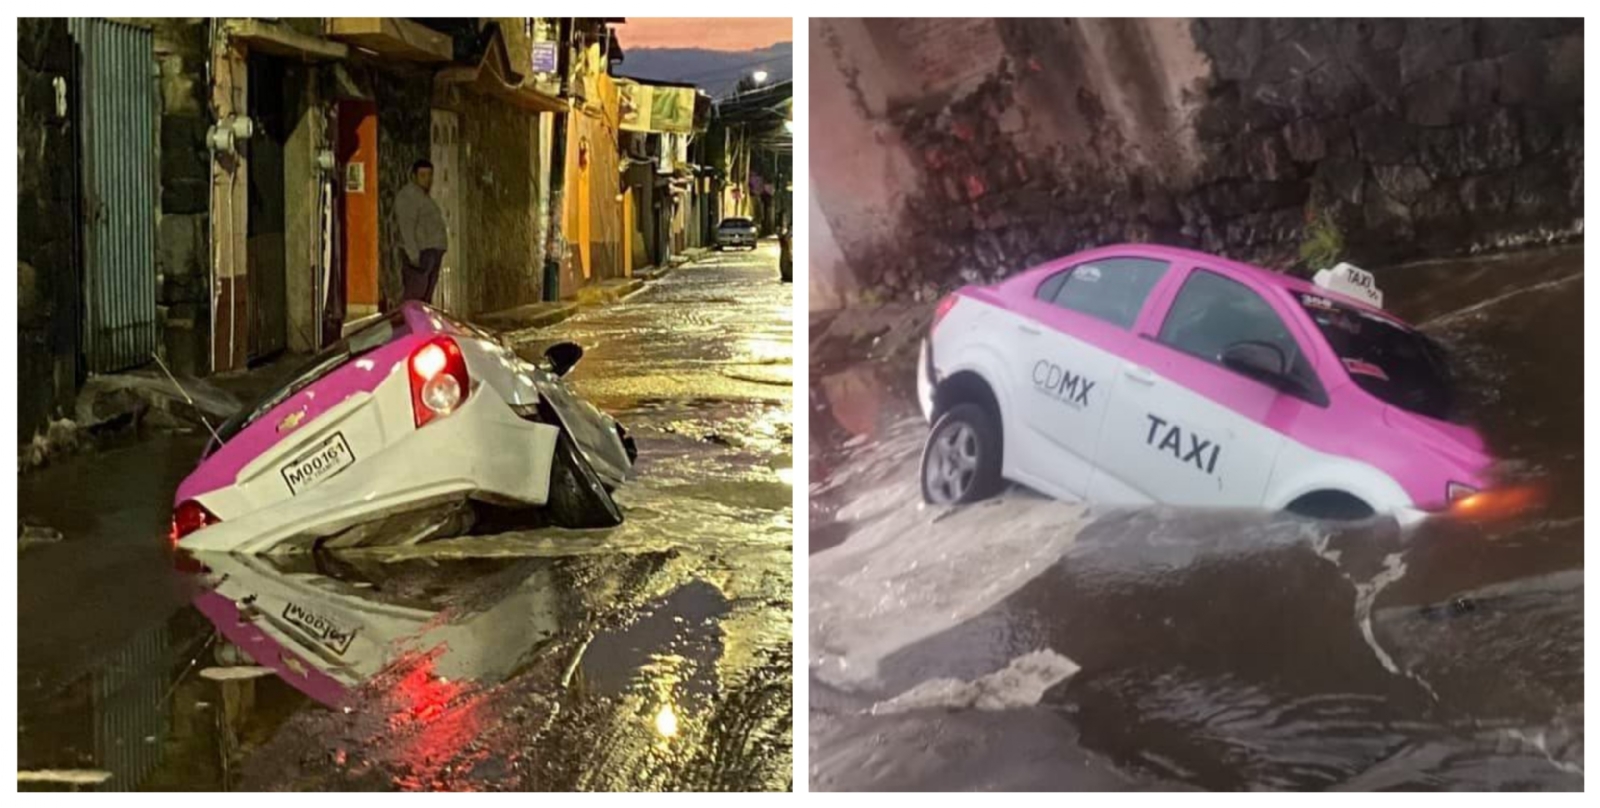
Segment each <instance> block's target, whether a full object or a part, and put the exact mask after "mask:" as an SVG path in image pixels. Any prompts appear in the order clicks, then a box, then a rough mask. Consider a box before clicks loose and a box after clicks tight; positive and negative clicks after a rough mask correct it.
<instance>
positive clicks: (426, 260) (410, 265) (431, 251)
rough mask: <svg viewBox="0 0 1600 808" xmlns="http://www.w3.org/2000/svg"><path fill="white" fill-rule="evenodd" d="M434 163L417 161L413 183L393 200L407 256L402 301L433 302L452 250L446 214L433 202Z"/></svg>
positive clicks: (401, 242)
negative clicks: (441, 269)
mask: <svg viewBox="0 0 1600 808" xmlns="http://www.w3.org/2000/svg"><path fill="white" fill-rule="evenodd" d="M432 190H433V163H430V162H428V161H427V160H418V161H417V162H415V163H413V164H412V166H411V181H410V182H408V183H406V187H404V188H402V189H400V193H398V194H396V195H395V198H394V216H395V225H396V228H397V229H398V230H399V233H400V251H401V253H402V255H403V257H404V262H403V266H402V267H401V270H400V280H401V282H402V284H403V285H404V293H403V294H402V295H401V298H400V299H401V300H402V301H406V300H420V301H422V302H424V303H429V304H431V303H433V287H434V285H435V284H437V283H438V282H439V266H440V264H442V263H443V262H444V252H445V250H447V249H449V248H450V238H449V235H448V234H447V233H446V231H445V226H444V211H442V210H440V209H439V203H437V202H435V201H433V197H432V196H430V195H429V192H430V191H432Z"/></svg>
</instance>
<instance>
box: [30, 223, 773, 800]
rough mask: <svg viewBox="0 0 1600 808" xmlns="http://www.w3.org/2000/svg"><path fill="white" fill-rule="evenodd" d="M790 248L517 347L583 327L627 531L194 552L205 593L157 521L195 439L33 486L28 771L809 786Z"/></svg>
mask: <svg viewBox="0 0 1600 808" xmlns="http://www.w3.org/2000/svg"><path fill="white" fill-rule="evenodd" d="M777 264H778V252H777V245H776V244H775V243H774V242H762V243H761V245H760V246H759V247H758V249H757V250H756V251H754V252H731V253H716V252H710V253H706V254H705V256H704V257H702V258H701V259H700V260H698V261H697V262H695V263H692V264H688V265H685V266H681V267H679V268H677V269H676V270H675V271H672V272H671V273H669V274H667V275H665V276H664V277H661V278H658V279H657V280H655V281H653V282H652V283H650V284H648V285H647V286H645V288H643V289H642V290H641V291H639V292H637V293H635V294H633V295H632V296H631V297H628V298H626V299H624V300H622V301H620V302H616V303H611V304H609V305H602V306H597V307H593V308H586V309H583V310H581V311H580V312H579V313H578V314H576V315H575V316H573V317H572V318H570V319H568V320H566V321H564V322H561V323H558V324H556V325H554V326H551V327H549V328H545V329H541V330H538V331H532V332H520V333H519V334H518V335H517V337H518V340H519V341H518V343H517V349H518V351H519V353H522V354H523V355H524V356H526V357H535V356H537V355H538V354H539V353H540V352H541V351H542V350H543V348H544V347H545V346H546V345H548V344H550V343H553V342H557V341H562V340H571V341H575V342H577V343H579V344H581V345H582V346H583V347H584V348H585V349H586V354H585V356H584V358H583V360H582V361H581V362H580V363H579V364H578V366H577V368H576V369H575V370H574V371H572V373H571V375H570V376H569V377H568V378H569V380H570V381H571V382H572V384H573V386H574V387H575V388H576V390H577V391H578V392H579V393H580V394H582V395H583V396H585V397H586V398H588V399H589V400H591V401H593V402H594V403H595V404H596V405H597V406H599V407H601V408H603V409H605V410H607V411H609V412H611V413H612V414H613V415H615V416H616V417H617V418H618V419H619V420H620V421H621V422H622V423H623V424H624V425H626V427H627V428H628V430H629V431H630V433H631V434H632V435H633V436H634V437H635V438H636V440H637V443H638V449H639V459H638V463H637V465H636V466H635V474H636V478H635V479H631V480H630V481H629V483H628V484H627V485H624V486H623V487H622V488H620V489H619V490H618V491H617V492H616V494H615V498H616V500H617V502H618V503H619V505H620V506H621V507H622V510H623V512H624V514H625V521H624V522H623V524H622V525H620V526H619V527H617V528H614V529H608V530H594V531H569V530H561V529H555V528H546V529H538V530H525V529H513V530H502V531H490V532H489V533H488V535H469V536H463V537H459V538H452V539H445V540H441V541H436V542H428V543H424V544H420V545H415V546H410V547H401V548H374V549H361V550H350V551H343V552H339V553H337V554H334V553H318V554H315V555H311V556H272V557H244V556H221V557H216V558H201V559H200V561H202V562H203V563H205V564H206V565H207V566H208V567H209V568H210V569H211V571H212V572H213V573H216V574H218V575H220V576H222V580H223V581H224V583H223V584H220V585H219V586H218V588H217V589H216V590H215V591H208V590H206V589H204V588H202V587H200V586H198V585H197V583H196V581H195V579H194V578H193V577H192V576H190V575H187V574H184V573H180V572H177V571H175V570H174V569H173V564H172V559H171V557H170V555H169V554H168V552H167V551H166V549H165V548H166V542H165V539H164V536H163V533H164V523H165V520H166V518H167V514H168V510H169V508H170V503H171V493H172V490H173V487H174V486H175V484H176V483H177V481H178V480H179V479H180V478H181V477H182V476H183V475H184V474H185V473H187V471H188V470H189V468H191V467H192V463H193V460H194V458H195V456H196V455H197V453H198V451H199V450H200V440H199V439H198V438H195V437H191V436H172V437H157V438H153V439H146V440H143V441H140V442H137V443H133V444H130V445H127V446H123V447H119V448H113V449H110V450H107V451H105V452H102V453H99V454H94V455H81V456H78V457H75V458H70V459H68V460H65V461H63V462H60V463H57V464H55V465H53V466H51V467H49V468H47V469H44V470H41V471H39V472H36V473H33V474H30V475H27V476H24V477H23V478H22V480H21V483H20V502H19V510H20V513H21V515H22V516H23V518H24V519H33V520H35V521H37V522H39V523H43V524H49V525H51V526H53V527H54V528H56V529H59V530H60V531H61V532H62V534H63V538H62V540H61V541H59V542H56V543H53V544H48V545H44V546H40V547H37V548H33V549H29V550H28V551H26V552H24V553H23V554H22V555H21V556H20V562H19V563H20V572H19V580H20V590H21V591H20V596H19V616H18V624H19V631H20V635H21V636H20V639H19V658H20V659H19V669H20V676H19V679H20V683H19V713H20V716H19V718H20V726H19V732H18V743H19V766H20V768H21V769H23V770H25V771H27V770H71V771H74V772H82V773H84V774H85V776H86V778H87V779H86V780H85V781H84V782H83V783H82V784H81V786H80V787H84V788H100V789H104V790H134V789H176V790H186V789H221V788H226V789H274V790H278V789H289V790H327V789H375V790H392V789H403V790H407V789H451V790H549V789H578V790H612V789H683V790H770V789H786V788H790V787H792V783H791V768H792V763H791V760H792V739H791V732H792V729H791V724H792V719H791V715H792V703H791V700H792V681H791V680H792V673H791V671H792V651H791V632H792V627H793V617H792V608H793V604H792V591H793V575H792V564H793V557H792V556H793V549H792V541H793V540H792V535H793V512H792V499H793V493H792V492H793V488H792V465H793V463H792V432H791V428H792V427H791V424H792V421H793V412H792V405H791V403H790V402H791V400H792V397H793V396H792V389H793V387H792V385H793V381H794V378H793V367H792V364H791V360H790V356H791V352H792V331H793V323H792V313H791V299H792V292H791V290H792V287H791V286H790V285H787V284H782V283H780V282H779V279H778V267H777ZM213 577H215V576H213ZM241 588H248V589H250V590H251V591H261V592H267V591H287V592H291V593H298V595H293V597H299V598H300V600H299V601H298V602H300V603H312V604H314V606H312V607H308V610H307V614H312V615H315V617H314V618H308V623H315V624H316V626H317V627H318V628H319V629H321V635H320V640H321V643H322V644H321V645H320V646H317V645H315V644H312V645H310V646H308V647H311V648H312V651H310V652H308V651H306V650H305V649H303V648H298V647H297V649H296V653H289V652H287V651H286V650H283V649H278V648H273V647H269V646H268V644H267V641H266V640H265V639H264V635H262V634H261V632H259V631H254V632H253V633H252V629H251V627H250V626H249V620H248V616H249V615H250V614H251V613H252V611H253V610H254V609H255V608H256V606H255V605H254V603H253V600H252V599H249V598H246V599H241V600H238V601H234V600H232V599H230V598H229V597H228V595H229V593H230V592H234V591H238V590H239V589H241ZM330 627H332V628H330ZM313 633H315V632H313ZM241 650H242V651H243V653H241ZM280 651H282V653H281V656H279V652H280ZM257 666H265V667H257ZM274 671H275V672H274ZM48 787H52V788H54V787H60V784H58V783H57V784H49V785H48Z"/></svg>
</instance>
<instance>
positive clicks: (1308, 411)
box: [917, 245, 1491, 524]
mask: <svg viewBox="0 0 1600 808" xmlns="http://www.w3.org/2000/svg"><path fill="white" fill-rule="evenodd" d="M1381 305H1382V294H1381V293H1380V292H1379V291H1378V290H1377V288H1376V286H1375V285H1374V284H1373V282H1372V276H1371V275H1370V274H1368V273H1366V272H1364V271H1362V270H1360V269H1357V268H1355V267H1351V266H1349V265H1346V264H1341V265H1340V266H1339V267H1336V268H1335V269H1333V270H1323V271H1321V272H1319V273H1318V275H1317V279H1316V283H1307V282H1305V281H1302V280H1299V279H1296V278H1292V277H1288V276H1285V275H1280V274H1277V273H1274V272H1270V271H1267V270H1264V269H1261V268H1258V267H1253V266H1250V265H1247V264H1241V263H1238V262H1235V261H1229V260H1226V259H1223V258H1219V257H1217V256H1213V255H1206V254H1204V253H1198V252H1192V251H1188V250H1180V249H1174V248H1168V247H1160V246H1153V245H1122V246H1113V247H1104V248H1099V249H1094V250H1089V251H1086V252H1082V253H1078V254H1075V255H1071V256H1067V257H1065V258H1060V259H1056V260H1054V261H1051V262H1049V263H1047V264H1045V265H1043V266H1040V267H1036V268H1034V269H1031V270H1028V271H1026V272H1023V273H1021V274H1019V275H1016V276H1014V277H1012V278H1009V279H1007V280H1005V281H1002V282H1000V283H997V284H994V285H992V286H967V287H964V288H962V289H960V290H958V291H956V292H955V293H954V294H952V295H950V296H948V297H946V298H944V299H943V300H941V301H940V302H939V304H938V306H937V308H936V310H935V313H934V317H933V325H932V328H931V329H930V333H929V336H928V338H927V339H925V340H924V341H923V344H922V355H921V358H920V360H919V367H918V373H917V376H918V385H917V386H918V397H919V399H920V401H921V405H922V410H923V414H924V415H925V416H926V417H927V418H928V419H929V421H930V422H931V423H932V424H933V429H932V431H931V433H930V434H929V436H928V443H927V446H926V447H925V449H924V451H923V458H922V492H923V497H924V498H925V499H926V500H927V501H929V502H932V503H947V504H948V503H964V502H972V501H974V500H977V499H981V498H983V497H986V496H988V495H990V494H993V493H995V492H996V491H998V489H999V488H1000V486H1001V484H1002V479H1006V480H1013V481H1015V482H1019V483H1022V484H1024V485H1027V486H1029V487H1031V488H1035V489H1037V490H1039V491H1042V492H1044V493H1047V494H1050V495H1052V496H1056V497H1061V498H1070V499H1084V500H1088V501H1091V502H1099V503H1107V504H1138V503H1147V502H1161V503H1170V504H1175V505H1193V506H1221V507H1265V508H1271V509H1287V510H1290V511H1293V512H1296V513H1300V514H1304V515H1307V516H1312V517H1317V518H1363V517H1366V516H1370V515H1373V514H1393V515H1394V516H1395V517H1396V518H1397V519H1398V520H1399V521H1400V522H1401V523H1402V524H1411V523H1414V522H1416V521H1418V520H1419V519H1421V518H1422V517H1424V516H1426V515H1427V514H1428V513H1430V512H1440V511H1447V510H1450V509H1451V508H1452V505H1453V504H1454V505H1455V507H1456V508H1460V507H1462V506H1463V505H1466V504H1470V500H1471V499H1473V498H1474V495H1477V494H1478V492H1479V491H1480V490H1481V489H1483V488H1484V487H1485V486H1486V475H1487V470H1488V467H1489V465H1490V463H1491V458H1490V457H1489V456H1488V455H1487V454H1486V453H1485V450H1484V444H1483V441H1482V439H1481V438H1480V437H1479V436H1478V434H1477V433H1476V432H1474V431H1473V430H1472V429H1470V428H1468V427H1466V426H1463V425H1461V424H1460V423H1458V422H1457V421H1456V418H1457V412H1456V409H1455V404H1454V400H1453V396H1452V392H1451V383H1450V376H1449V371H1448V368H1447V367H1446V365H1445V359H1444V355H1443V353H1442V352H1441V350H1440V348H1439V347H1438V346H1437V345H1436V344H1435V343H1433V342H1432V341H1431V340H1430V339H1428V338H1427V337H1426V336H1424V335H1422V334H1421V333H1419V332H1417V331H1416V330H1414V329H1412V328H1411V327H1409V326H1407V325H1406V324H1405V323H1402V322H1401V321H1399V320H1397V319H1395V318H1394V317H1392V316H1390V315H1388V314H1386V313H1384V312H1383V311H1382V309H1381V308H1380V306H1381Z"/></svg>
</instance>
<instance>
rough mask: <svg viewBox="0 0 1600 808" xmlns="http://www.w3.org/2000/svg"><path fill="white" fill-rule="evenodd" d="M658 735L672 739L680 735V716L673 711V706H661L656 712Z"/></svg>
mask: <svg viewBox="0 0 1600 808" xmlns="http://www.w3.org/2000/svg"><path fill="white" fill-rule="evenodd" d="M656 734H657V735H660V736H661V737H663V738H671V737H674V736H676V735H677V734H678V714H677V713H674V712H673V711H672V705H671V704H663V705H661V709H660V710H657V711H656Z"/></svg>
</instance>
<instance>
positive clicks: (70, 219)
mask: <svg viewBox="0 0 1600 808" xmlns="http://www.w3.org/2000/svg"><path fill="white" fill-rule="evenodd" d="M613 22H616V21H615V20H608V19H603V18H532V17H526V18H463V19H437V20H432V19H399V18H317V19H271V20H268V19H256V18H221V19H205V18H160V19H116V20H108V19H73V20H70V21H62V20H25V21H23V25H22V27H21V29H20V31H19V34H20V43H19V44H20V47H19V57H20V59H19V62H20V64H21V66H22V73H21V76H20V78H21V82H20V86H19V94H20V96H21V97H20V102H21V109H22V116H21V122H20V125H19V134H21V135H23V138H22V143H23V154H22V160H21V164H22V175H21V177H20V179H21V183H20V186H21V187H20V188H19V205H20V210H21V211H22V213H21V214H20V215H21V217H22V219H21V224H22V225H23V227H22V232H23V234H24V237H23V239H22V244H21V248H22V249H21V256H20V267H21V268H20V270H19V274H20V277H19V290H20V292H21V298H22V310H21V321H22V322H21V325H20V327H19V330H20V334H21V338H22V343H23V350H22V355H23V357H24V361H23V362H22V365H23V368H22V376H23V382H24V387H25V388H27V389H30V390H35V391H37V392H35V393H32V394H26V395H24V402H23V404H24V407H23V410H24V411H23V413H22V416H23V417H22V419H21V432H22V434H23V436H24V437H25V438H26V437H27V436H28V435H29V434H31V433H32V432H33V431H35V430H36V429H37V428H38V427H39V426H40V425H42V424H43V423H44V422H45V420H46V419H47V418H48V417H50V416H51V415H52V414H54V413H59V412H63V411H65V410H67V409H70V404H71V401H72V398H73V395H74V393H75V391H76V389H77V386H78V385H79V384H81V382H82V381H83V379H85V378H86V377H87V376H88V375H91V374H98V373H116V372H120V371H124V370H129V369H132V368H136V367H142V366H144V365H147V364H149V363H150V362H151V361H152V360H153V358H154V357H155V356H156V355H157V354H160V355H161V356H162V357H163V358H164V359H165V360H166V362H167V364H168V365H169V366H171V367H172V368H173V369H174V371H176V372H178V373H180V374H189V375H196V376H203V375H207V374H210V373H220V372H229V371H237V370H241V369H244V368H248V367H250V366H252V365H254V364H257V363H261V362H266V361H270V360H272V359H273V358H274V357H276V356H279V355H282V354H284V353H306V352H311V351H314V350H317V349H319V348H321V347H323V346H325V345H328V344H330V343H332V342H334V341H335V340H337V339H339V338H340V337H341V336H342V335H343V334H346V333H348V332H349V331H350V330H351V329H352V328H354V327H358V326H359V325H360V324H361V323H363V322H364V321H366V320H367V319H369V318H372V317H375V316H377V315H378V314H379V313H380V312H382V311H383V310H384V309H385V308H386V307H388V306H391V305H393V304H394V302H395V301H397V300H398V297H399V295H400V288H401V287H400V266H401V264H400V251H399V248H398V240H397V234H396V233H395V232H394V228H393V227H392V225H391V223H392V221H393V207H394V200H395V196H396V194H397V193H398V192H399V191H400V190H401V189H402V188H404V187H405V184H406V183H407V182H410V181H411V169H412V166H413V164H415V163H416V162H417V161H418V160H424V159H425V160H428V161H430V162H431V163H432V164H433V165H434V167H435V186H434V189H433V194H432V195H433V197H434V199H435V200H436V201H437V202H438V203H439V204H440V206H441V208H442V209H443V210H444V212H445V219H446V223H447V228H448V230H449V241H450V249H449V250H448V251H447V253H446V258H445V262H444V266H443V268H442V272H441V277H440V283H439V286H438V288H437V289H436V292H435V296H434V302H435V304H436V305H437V306H439V307H441V308H443V309H445V310H447V311H450V312H453V313H455V314H457V315H459V316H463V317H469V318H470V317H473V316H475V315H479V314H483V313H487V312H491V311H496V310H502V309H508V308H513V307H516V306H519V305H522V304H526V303H533V302H539V301H549V300H561V299H567V298H574V297H576V296H577V295H578V294H579V292H580V290H581V289H582V287H584V286H585V285H588V284H593V283H600V282H603V281H606V280H609V279H614V278H619V277H623V276H626V275H628V274H629V273H631V271H632V270H633V269H634V268H635V267H637V266H641V264H638V263H636V262H634V261H633V260H632V255H631V250H632V243H631V240H630V236H631V232H630V227H631V225H632V224H633V220H632V219H631V218H630V214H629V213H628V210H629V204H630V203H631V200H630V198H629V196H628V188H627V183H626V182H625V180H624V177H625V176H626V170H625V163H624V156H623V154H622V152H621V148H622V144H621V142H620V141H621V140H622V121H621V118H622V110H621V101H620V97H619V91H618V86H617V80H615V79H613V77H612V76H611V75H610V69H609V68H610V64H611V60H612V58H613V56H614V53H613V51H614V40H613V38H612V32H611V29H610V24H611V23H613ZM667 215H668V216H669V217H670V216H672V215H673V214H672V213H671V212H670V209H669V213H668V214H667ZM680 218H681V217H680ZM35 220H37V221H35Z"/></svg>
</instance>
